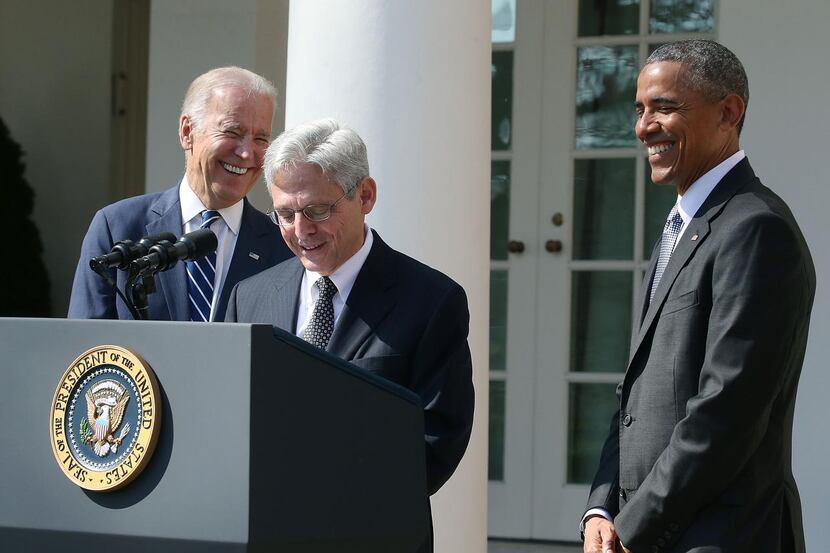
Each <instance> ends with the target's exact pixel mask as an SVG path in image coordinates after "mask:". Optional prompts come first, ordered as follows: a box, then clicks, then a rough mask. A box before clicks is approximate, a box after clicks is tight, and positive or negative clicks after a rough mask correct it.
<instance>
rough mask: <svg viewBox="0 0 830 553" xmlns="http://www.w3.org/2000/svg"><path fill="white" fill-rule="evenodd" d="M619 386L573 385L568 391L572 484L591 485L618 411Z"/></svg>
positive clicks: (569, 453)
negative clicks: (617, 389) (613, 419)
mask: <svg viewBox="0 0 830 553" xmlns="http://www.w3.org/2000/svg"><path fill="white" fill-rule="evenodd" d="M616 388H617V387H616V385H614V384H571V385H570V386H569V390H568V397H569V401H568V410H569V413H568V483H570V484H590V483H591V481H592V480H593V478H594V473H595V472H596V470H597V466H598V465H599V454H600V452H601V451H602V446H603V444H604V443H605V438H606V437H607V436H608V431H609V429H610V425H611V417H613V416H614V413H616V411H617V408H618V405H619V404H618V402H617V395H616Z"/></svg>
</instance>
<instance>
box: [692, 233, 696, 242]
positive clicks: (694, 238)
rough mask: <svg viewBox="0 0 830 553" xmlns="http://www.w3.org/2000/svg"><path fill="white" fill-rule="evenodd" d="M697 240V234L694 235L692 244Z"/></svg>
mask: <svg viewBox="0 0 830 553" xmlns="http://www.w3.org/2000/svg"><path fill="white" fill-rule="evenodd" d="M695 240H697V233H694V234H693V235H692V242H694V241H695Z"/></svg>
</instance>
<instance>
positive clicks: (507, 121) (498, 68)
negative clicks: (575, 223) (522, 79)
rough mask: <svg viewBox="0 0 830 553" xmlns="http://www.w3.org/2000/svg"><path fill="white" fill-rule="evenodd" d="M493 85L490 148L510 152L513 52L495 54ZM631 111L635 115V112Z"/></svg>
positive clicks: (492, 74)
mask: <svg viewBox="0 0 830 553" xmlns="http://www.w3.org/2000/svg"><path fill="white" fill-rule="evenodd" d="M491 83H492V93H493V99H492V109H491V112H490V121H491V123H492V129H491V131H490V133H491V134H490V144H491V146H490V147H491V149H493V150H508V149H510V137H511V132H512V129H511V126H512V121H513V52H493V64H492V66H491ZM633 97H634V96H632V98H633ZM630 103H631V102H629V104H630ZM629 107H630V106H629ZM629 111H631V112H632V113H633V110H629Z"/></svg>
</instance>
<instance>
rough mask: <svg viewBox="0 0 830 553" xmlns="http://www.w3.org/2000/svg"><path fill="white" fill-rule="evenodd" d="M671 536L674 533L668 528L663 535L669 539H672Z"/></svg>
mask: <svg viewBox="0 0 830 553" xmlns="http://www.w3.org/2000/svg"><path fill="white" fill-rule="evenodd" d="M671 536H672V533H671V532H669V531H668V530H666V531H665V532H663V537H664V538H666V539H667V540H670V539H671Z"/></svg>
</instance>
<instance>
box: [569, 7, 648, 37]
mask: <svg viewBox="0 0 830 553" xmlns="http://www.w3.org/2000/svg"><path fill="white" fill-rule="evenodd" d="M639 28H640V0H579V36H599V35H631V34H637V32H638V31H639Z"/></svg>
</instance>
